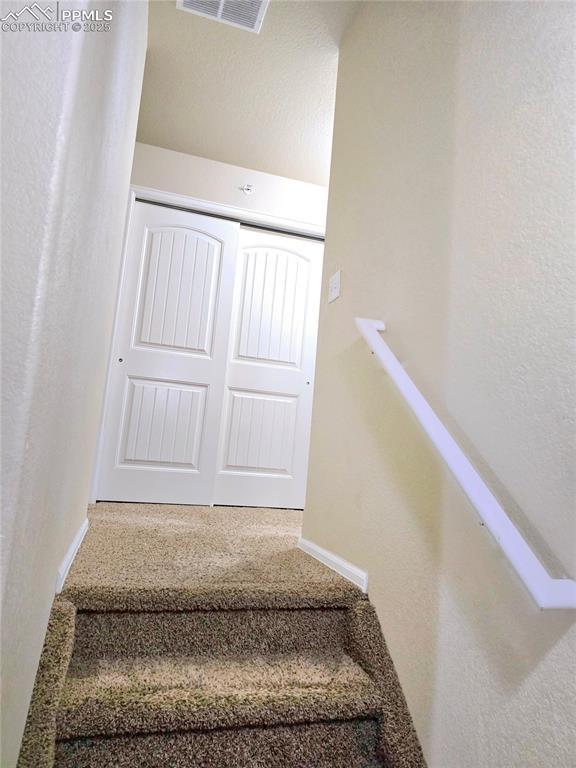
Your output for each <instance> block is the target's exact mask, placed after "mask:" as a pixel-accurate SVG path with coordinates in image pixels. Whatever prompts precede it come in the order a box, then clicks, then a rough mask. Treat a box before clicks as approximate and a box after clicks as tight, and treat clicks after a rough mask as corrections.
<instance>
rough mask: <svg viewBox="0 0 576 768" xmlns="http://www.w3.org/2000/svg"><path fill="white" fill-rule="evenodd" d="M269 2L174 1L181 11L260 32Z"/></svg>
mask: <svg viewBox="0 0 576 768" xmlns="http://www.w3.org/2000/svg"><path fill="white" fill-rule="evenodd" d="M268 3H269V0H176V7H177V8H180V10H182V11H189V12H190V13H196V14H198V16H205V17H207V18H209V19H216V21H222V22H223V23H224V24H231V25H232V26H233V27H240V28H241V29H249V30H250V32H260V27H261V26H262V22H263V20H264V14H265V13H266V8H267V7H268Z"/></svg>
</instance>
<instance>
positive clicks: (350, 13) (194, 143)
mask: <svg viewBox="0 0 576 768" xmlns="http://www.w3.org/2000/svg"><path fill="white" fill-rule="evenodd" d="M358 8H359V2H357V0H348V1H344V2H341V1H336V0H272V2H271V3H270V6H269V8H268V11H267V13H266V16H265V18H264V24H263V26H262V31H261V32H260V34H258V35H257V34H254V33H252V32H247V31H244V30H241V29H236V28H235V27H230V26H227V25H225V24H221V23H218V22H215V21H212V20H210V19H204V18H202V17H200V16H196V15H193V14H190V13H186V12H183V11H180V10H177V8H176V4H175V1H174V0H153V1H152V2H151V3H150V20H149V41H148V54H147V58H146V71H145V75H144V88H143V93H142V103H141V108H140V119H139V124H138V141H141V142H144V143H146V144H155V145H156V146H160V147H165V148H167V149H173V150H176V151H178V152H186V153H189V154H193V155H200V156H202V157H207V158H210V159H212V160H220V161H222V162H226V163H232V164H234V165H241V166H244V167H247V168H254V169H256V170H260V171H265V172H268V173H275V174H278V175H281V176H288V177H291V178H295V179H301V180H303V181H310V182H314V183H316V184H327V183H328V175H329V169H330V150H331V143H332V121H333V115H334V99H335V92H336V69H337V63H338V45H339V42H340V38H341V35H342V33H343V31H344V30H345V29H346V27H347V26H348V25H349V24H350V22H351V20H352V18H353V17H354V15H355V13H356V11H357V10H358Z"/></svg>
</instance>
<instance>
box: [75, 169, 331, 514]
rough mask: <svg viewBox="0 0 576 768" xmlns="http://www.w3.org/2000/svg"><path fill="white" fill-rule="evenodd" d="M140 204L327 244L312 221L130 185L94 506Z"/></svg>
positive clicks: (91, 501) (92, 494) (92, 493)
mask: <svg viewBox="0 0 576 768" xmlns="http://www.w3.org/2000/svg"><path fill="white" fill-rule="evenodd" d="M137 201H141V202H145V203H155V204H157V205H165V206H167V207H171V208H181V209H183V210H186V211H191V212H192V213H199V214H204V215H205V216H206V215H208V216H217V217H218V218H223V219H231V220H232V221H237V222H239V223H240V224H247V225H249V226H254V227H259V228H261V229H270V230H274V231H275V232H277V233H279V234H287V235H299V236H300V237H305V238H308V239H313V240H318V241H321V242H323V241H324V236H325V233H326V230H325V227H321V226H318V225H315V224H311V223H310V222H304V221H296V220H295V219H288V218H284V217H282V216H272V215H270V214H268V213H264V212H260V211H253V210H250V209H248V208H242V207H240V206H234V205H225V204H223V203H216V202H214V201H211V200H203V199H201V198H198V197H190V196H188V195H181V194H178V193H176V192H163V191H162V190H160V189H154V188H153V187H142V186H139V185H137V184H131V185H130V190H129V194H128V202H127V206H126V222H125V225H124V236H123V240H122V259H121V265H120V272H119V277H118V288H117V290H116V298H115V302H116V303H115V308H114V323H113V325H112V333H111V334H110V340H109V343H110V349H109V352H108V361H107V364H106V378H105V385H104V391H103V393H102V405H101V409H100V425H99V429H98V441H97V444H96V455H95V460H94V466H93V468H92V480H91V486H90V495H89V499H88V503H89V504H94V503H95V502H96V499H97V492H98V477H99V474H100V464H101V458H102V448H103V431H104V423H105V417H106V411H107V407H108V404H107V402H106V394H107V392H108V385H109V383H110V374H111V367H112V366H111V364H112V353H113V351H114V350H113V348H112V344H113V340H114V338H115V337H116V332H117V325H118V303H119V299H120V295H121V292H122V288H123V286H124V282H125V280H126V250H127V245H128V233H129V231H130V225H131V223H132V218H133V212H134V205H135V203H136V202H137Z"/></svg>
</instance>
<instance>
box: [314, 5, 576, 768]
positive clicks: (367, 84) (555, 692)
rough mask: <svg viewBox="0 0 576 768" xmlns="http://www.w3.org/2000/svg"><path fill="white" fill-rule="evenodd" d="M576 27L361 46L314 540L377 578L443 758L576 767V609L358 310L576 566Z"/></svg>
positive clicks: (535, 528) (522, 519) (450, 13)
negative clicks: (372, 338) (504, 519)
mask: <svg viewBox="0 0 576 768" xmlns="http://www.w3.org/2000/svg"><path fill="white" fill-rule="evenodd" d="M575 21H576V6H574V5H572V4H562V3H538V2H535V3H476V2H469V3H430V2H421V3H403V2H400V3H382V2H369V3H366V4H365V5H364V7H363V8H362V9H361V10H360V12H359V15H358V17H357V19H356V21H355V23H354V25H353V27H352V28H351V29H350V30H349V32H348V33H347V35H346V36H345V38H344V40H343V45H342V48H341V52H340V64H339V74H338V88H337V100H336V124H335V134H334V152H333V166H332V175H331V191H330V199H329V210H328V225H327V243H326V256H325V269H324V273H325V286H324V303H323V307H322V312H321V320H320V335H319V355H318V363H317V380H316V391H315V401H314V402H315V405H314V417H313V429H312V449H311V463H310V476H309V483H308V497H307V508H306V510H305V515H304V530H303V535H304V536H305V537H306V538H308V539H311V540H312V541H314V542H316V543H317V544H319V545H321V546H323V547H325V548H326V549H328V550H330V551H333V552H335V553H337V554H338V555H340V556H341V557H343V558H345V559H346V560H348V561H350V562H352V563H354V564H356V565H357V566H359V567H361V568H363V569H365V570H367V571H368V572H369V579H370V582H369V583H370V596H371V598H372V600H373V601H374V603H375V605H376V607H377V610H378V614H379V617H380V620H381V622H382V626H383V628H384V633H385V635H386V638H387V640H388V643H389V646H390V650H391V653H392V656H393V658H394V661H395V663H396V665H397V668H398V672H399V675H400V679H401V682H402V685H403V687H404V690H405V692H406V695H407V698H408V701H409V705H410V708H411V711H412V713H413V715H414V718H415V722H416V727H417V729H418V733H419V735H420V738H421V740H422V743H423V746H424V750H425V753H426V757H427V760H428V764H429V766H430V768H544V766H546V767H547V766H554V768H569V767H572V766H573V765H574V755H575V751H574V750H575V741H574V722H575V721H576V675H574V669H575V668H576V617H575V615H574V613H573V612H572V613H568V612H566V613H563V612H557V613H553V612H546V613H541V612H538V610H537V609H536V608H535V606H534V604H533V602H532V600H531V598H530V597H529V596H528V595H527V593H526V592H525V590H524V589H523V587H522V585H521V583H520V582H519V580H518V579H517V578H516V577H515V575H514V573H513V571H512V570H511V569H510V568H509V567H508V565H507V563H506V561H505V560H504V558H503V556H502V554H501V552H500V551H499V549H498V547H497V545H496V544H495V543H494V542H493V541H492V540H491V538H490V536H489V534H487V533H486V531H485V529H483V528H482V527H481V526H480V525H479V523H478V519H477V516H476V515H475V513H474V510H473V509H472V508H471V507H470V505H469V504H468V502H467V501H466V499H465V498H464V496H463V494H462V493H461V492H460V491H459V489H458V488H457V486H456V485H455V482H454V481H453V479H452V478H451V477H450V476H449V475H448V474H447V473H446V472H445V471H444V470H443V467H442V466H441V463H440V460H439V459H438V458H437V457H436V456H435V454H434V452H433V449H431V447H430V445H429V443H428V441H427V440H426V438H425V436H424V434H423V433H422V431H421V430H420V428H419V427H418V425H417V424H416V423H415V421H414V419H413V418H412V417H411V415H410V412H409V411H408V408H407V406H406V405H405V404H404V403H403V401H402V400H401V398H400V396H399V395H398V394H397V392H396V391H395V389H394V386H393V385H392V384H391V382H390V381H389V380H388V379H387V378H386V376H385V374H384V373H383V371H382V370H381V369H380V368H378V366H377V365H375V364H374V361H373V360H372V359H371V357H370V354H369V352H368V349H367V347H366V345H365V343H364V341H363V340H362V339H360V338H359V334H358V332H357V330H356V329H355V327H354V323H353V318H354V316H363V317H375V318H382V319H383V320H385V321H386V325H387V329H388V330H387V332H386V337H387V341H388V342H389V343H390V345H391V347H392V349H393V350H394V352H395V353H396V354H397V356H398V357H399V358H400V360H401V361H402V363H403V365H404V366H405V367H406V369H407V371H408V373H409V374H410V375H411V376H412V377H413V379H414V380H415V382H416V383H417V385H418V386H419V387H420V388H421V390H422V391H423V392H424V393H425V395H426V396H427V397H428V398H429V400H430V402H431V403H432V405H433V406H434V408H435V409H436V410H437V411H438V412H439V414H440V415H441V416H442V417H443V418H444V419H445V421H446V422H447V424H448V426H449V427H450V429H451V430H453V431H454V433H455V436H457V438H458V439H459V441H460V442H461V443H462V444H463V446H464V447H465V448H466V449H467V451H469V453H470V455H471V457H472V458H473V460H474V461H475V463H476V464H477V465H478V466H479V467H480V469H481V470H482V472H483V473H484V475H485V476H486V477H487V478H488V480H489V482H490V483H491V485H492V487H493V489H494V490H495V491H496V493H497V494H498V496H499V497H500V498H501V500H502V501H503V503H504V505H505V507H506V508H507V509H508V510H510V513H511V515H512V517H513V519H514V520H515V521H516V522H517V523H518V525H519V527H520V528H521V529H522V531H523V532H524V533H525V534H526V535H527V537H528V538H529V540H530V541H531V542H532V543H533V544H534V546H535V549H536V551H538V553H539V554H540V555H541V556H542V557H543V558H544V560H545V562H546V564H547V566H548V567H549V569H550V571H551V572H552V573H553V574H554V575H558V576H559V575H569V576H571V577H575V576H576V520H575V517H574V500H575V498H576V454H575V448H574V442H573V437H574V434H576V423H575V419H576V360H575V356H574V347H573V342H574V338H575V317H574V296H575V295H576V263H575V259H574V254H575V233H574V215H575V211H576V198H575V186H574V172H575V168H574V151H575V143H574V142H575V134H574V126H575V115H576V108H575V107H576V105H575V99H576V89H575V83H576V74H575V29H576V26H575ZM339 268H341V269H342V296H341V298H340V299H338V300H337V301H335V302H334V303H332V304H329V305H328V304H327V303H326V290H327V285H326V283H327V279H328V277H329V276H330V275H331V274H332V273H333V272H335V271H336V270H337V269H339Z"/></svg>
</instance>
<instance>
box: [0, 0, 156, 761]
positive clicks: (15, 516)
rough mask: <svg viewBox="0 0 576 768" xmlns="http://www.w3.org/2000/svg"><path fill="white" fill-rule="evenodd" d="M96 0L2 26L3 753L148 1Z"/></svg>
mask: <svg viewBox="0 0 576 768" xmlns="http://www.w3.org/2000/svg"><path fill="white" fill-rule="evenodd" d="M21 6H22V4H21V3H3V7H2V10H3V13H7V12H8V10H10V9H14V10H19V9H20V8H21ZM94 6H96V4H95V3H88V2H87V3H83V2H79V3H77V4H76V7H94ZM100 7H101V8H104V7H105V8H112V10H113V12H114V19H113V21H112V26H111V30H110V31H109V32H99V33H96V32H93V33H82V32H79V33H76V32H72V31H70V32H68V33H64V32H62V33H60V32H58V33H56V32H54V33H50V32H17V33H7V32H2V66H3V78H2V83H3V94H2V107H3V109H2V116H3V125H2V130H3V135H2V149H3V159H2V182H3V188H2V192H3V199H2V202H3V242H2V245H3V281H2V310H3V327H2V335H3V340H2V346H3V361H2V362H3V387H2V406H3V414H2V416H3V423H2V428H3V430H2V431H3V517H2V534H3V550H2V561H3V570H2V593H3V616H2V758H1V764H2V768H12V766H14V765H15V763H16V758H17V754H18V749H19V744H20V739H21V734H22V730H23V727H24V722H25V718H26V713H27V709H28V703H29V698H30V693H31V690H32V686H33V682H34V676H35V674H36V668H37V664H38V659H39V655H40V651H41V647H42V642H43V640H44V634H45V630H46V624H47V620H48V614H49V611H50V606H51V603H52V599H53V597H54V588H55V582H56V574H57V570H58V565H59V564H60V561H61V560H62V558H63V556H64V554H65V552H66V550H67V549H68V547H69V545H70V543H71V542H72V540H73V538H74V536H75V534H76V532H77V530H78V528H79V527H80V525H81V524H82V522H83V520H84V519H85V516H86V504H87V499H88V491H89V484H90V473H91V469H92V462H93V458H94V452H95V446H96V439H97V431H98V425H99V418H100V410H101V403H102V395H103V387H104V376H105V369H106V359H107V354H108V345H109V341H110V333H111V325H112V317H113V312H114V304H115V298H116V284H117V279H118V270H119V261H120V251H121V239H122V234H123V226H124V216H125V210H126V203H127V196H128V185H129V178H130V167H131V162H132V154H133V147H134V140H135V134H136V123H137V115H138V105H139V99H140V92H141V85H142V76H143V68H144V56H145V50H146V32H147V5H146V3H145V2H139V1H137V2H129V3H117V2H106V3H103V4H101V5H100Z"/></svg>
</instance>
